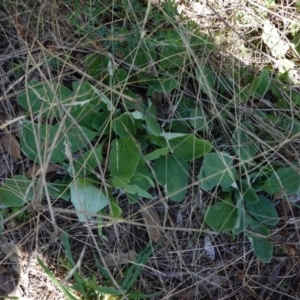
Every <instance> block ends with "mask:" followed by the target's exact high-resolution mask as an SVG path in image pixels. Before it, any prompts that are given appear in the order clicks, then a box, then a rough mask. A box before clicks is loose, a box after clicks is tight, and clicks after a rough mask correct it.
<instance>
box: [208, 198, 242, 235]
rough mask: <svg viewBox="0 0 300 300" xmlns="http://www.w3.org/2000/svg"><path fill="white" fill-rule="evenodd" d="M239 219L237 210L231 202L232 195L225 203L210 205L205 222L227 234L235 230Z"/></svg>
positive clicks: (215, 229)
mask: <svg viewBox="0 0 300 300" xmlns="http://www.w3.org/2000/svg"><path fill="white" fill-rule="evenodd" d="M236 218H237V210H236V208H235V206H234V205H233V203H232V201H231V195H229V196H227V197H226V198H225V199H224V201H221V202H218V203H216V204H214V205H210V206H209V207H208V209H207V210H206V212H205V219H204V220H205V222H206V223H207V224H208V225H209V226H210V227H211V228H212V229H213V230H214V231H218V232H227V231H230V230H232V229H233V227H234V224H235V222H236Z"/></svg>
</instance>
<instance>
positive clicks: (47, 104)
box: [17, 80, 71, 119]
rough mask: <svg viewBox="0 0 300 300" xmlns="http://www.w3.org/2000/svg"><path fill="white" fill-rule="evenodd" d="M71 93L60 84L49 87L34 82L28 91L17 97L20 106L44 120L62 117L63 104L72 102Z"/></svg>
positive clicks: (29, 85)
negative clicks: (39, 115) (69, 98)
mask: <svg viewBox="0 0 300 300" xmlns="http://www.w3.org/2000/svg"><path fill="white" fill-rule="evenodd" d="M70 94H71V91H70V90H69V89H68V88H67V87H65V86H63V85H60V84H58V83H55V84H53V85H52V86H49V85H48V84H46V83H44V82H39V81H37V80H33V81H31V82H29V83H28V91H26V92H24V93H21V94H19V95H18V96H17V101H18V104H19V105H21V106H22V107H23V108H24V109H25V110H27V111H30V112H31V113H32V114H35V113H39V114H41V116H42V117H44V118H49V119H52V118H53V117H59V116H61V114H62V112H61V107H60V105H61V104H66V103H67V102H69V101H70V100H68V97H69V96H70Z"/></svg>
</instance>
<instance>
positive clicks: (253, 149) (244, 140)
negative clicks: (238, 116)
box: [231, 124, 259, 160]
mask: <svg viewBox="0 0 300 300" xmlns="http://www.w3.org/2000/svg"><path fill="white" fill-rule="evenodd" d="M244 125H245V128H242V127H240V126H237V127H236V129H235V131H234V133H233V137H232V139H231V142H232V148H233V151H234V152H235V153H236V154H237V155H238V156H239V158H240V159H241V160H249V159H251V158H253V157H254V155H255V154H256V153H257V151H258V148H259V144H258V143H257V142H255V140H254V138H253V137H251V136H250V134H249V133H248V132H247V131H250V132H252V128H251V127H250V126H248V124H244Z"/></svg>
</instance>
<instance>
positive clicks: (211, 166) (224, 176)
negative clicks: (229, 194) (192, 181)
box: [198, 152, 237, 190]
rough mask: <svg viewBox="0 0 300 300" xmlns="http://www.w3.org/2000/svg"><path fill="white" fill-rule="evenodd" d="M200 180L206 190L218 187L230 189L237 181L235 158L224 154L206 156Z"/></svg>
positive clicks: (199, 176)
mask: <svg viewBox="0 0 300 300" xmlns="http://www.w3.org/2000/svg"><path fill="white" fill-rule="evenodd" d="M198 178H199V179H200V180H201V187H202V188H203V189H204V190H211V189H212V188H214V187H216V186H218V185H219V186H221V187H222V188H229V187H230V186H232V185H233V184H234V183H235V181H236V179H237V173H236V170H235V168H234V167H233V157H231V156H229V155H228V154H226V153H223V152H220V153H208V154H206V155H205V156H204V160H203V163H202V168H201V170H200V173H199V175H198Z"/></svg>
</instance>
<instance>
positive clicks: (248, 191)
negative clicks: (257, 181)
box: [240, 180, 259, 204]
mask: <svg viewBox="0 0 300 300" xmlns="http://www.w3.org/2000/svg"><path fill="white" fill-rule="evenodd" d="M240 193H241V197H242V198H243V200H244V201H245V202H247V203H250V204H255V203H257V202H258V201H259V198H258V196H257V194H256V193H255V190H254V189H253V188H252V186H251V185H250V184H249V182H248V181H246V180H241V183H240Z"/></svg>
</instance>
